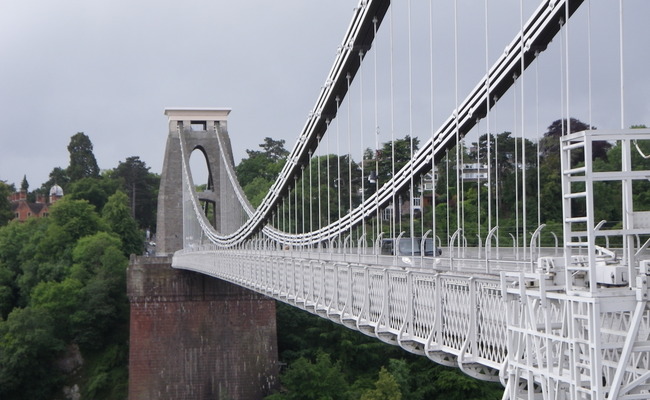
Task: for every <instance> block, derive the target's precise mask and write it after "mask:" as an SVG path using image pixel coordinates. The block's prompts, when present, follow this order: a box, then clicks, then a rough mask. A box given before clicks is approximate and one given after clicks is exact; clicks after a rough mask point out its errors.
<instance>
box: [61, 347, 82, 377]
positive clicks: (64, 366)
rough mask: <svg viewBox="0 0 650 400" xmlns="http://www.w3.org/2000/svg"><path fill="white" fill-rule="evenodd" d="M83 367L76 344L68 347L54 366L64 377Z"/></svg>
mask: <svg viewBox="0 0 650 400" xmlns="http://www.w3.org/2000/svg"><path fill="white" fill-rule="evenodd" d="M83 365H84V359H83V356H82V355H81V351H80V350H79V346H77V345H76V344H71V345H68V347H66V349H65V353H63V356H61V358H59V359H58V360H56V362H55V363H54V366H55V367H56V368H58V369H59V370H61V372H63V373H64V374H66V375H70V374H72V373H73V372H75V371H76V370H78V369H79V368H81V367H82V366H83Z"/></svg>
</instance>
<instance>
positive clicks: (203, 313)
mask: <svg viewBox="0 0 650 400" xmlns="http://www.w3.org/2000/svg"><path fill="white" fill-rule="evenodd" d="M127 274H128V276H127V292H128V296H129V301H130V303H131V338H130V354H129V400H145V399H170V400H172V399H173V400H190V399H192V400H194V399H201V400H203V399H211V400H212V399H215V400H216V399H219V400H222V399H223V400H226V399H227V400H255V399H262V398H263V397H264V396H266V395H267V394H269V393H270V391H271V389H273V388H274V387H275V385H276V382H277V374H278V361H277V337H276V325H275V302H274V301H273V300H271V299H269V298H267V297H264V296H262V295H259V294H257V293H254V292H251V291H249V290H247V289H244V288H242V287H239V286H236V285H232V284H230V283H228V282H225V281H222V280H219V279H215V278H211V277H208V276H205V275H201V274H197V273H193V272H189V271H181V270H175V269H172V268H171V257H134V258H133V259H132V260H131V264H130V266H129V268H128V272H127Z"/></svg>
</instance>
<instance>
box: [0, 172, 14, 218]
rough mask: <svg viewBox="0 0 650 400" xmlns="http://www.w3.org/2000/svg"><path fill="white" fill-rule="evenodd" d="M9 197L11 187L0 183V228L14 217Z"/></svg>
mask: <svg viewBox="0 0 650 400" xmlns="http://www.w3.org/2000/svg"><path fill="white" fill-rule="evenodd" d="M9 196H11V187H10V186H9V185H7V184H6V183H5V182H3V181H0V226H4V225H6V224H7V222H9V221H10V220H11V219H12V218H13V217H14V214H13V212H12V211H11V203H10V202H9Z"/></svg>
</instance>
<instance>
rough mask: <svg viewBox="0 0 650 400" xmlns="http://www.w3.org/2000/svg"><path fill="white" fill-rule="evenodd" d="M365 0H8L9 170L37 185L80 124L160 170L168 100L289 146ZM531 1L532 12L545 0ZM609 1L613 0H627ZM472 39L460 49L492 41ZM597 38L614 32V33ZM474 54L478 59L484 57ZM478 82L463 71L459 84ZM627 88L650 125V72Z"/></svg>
mask: <svg viewBox="0 0 650 400" xmlns="http://www.w3.org/2000/svg"><path fill="white" fill-rule="evenodd" d="M494 2H501V3H505V4H506V5H508V3H513V4H515V5H516V4H518V3H519V2H518V1H515V0H494ZM357 3H358V1H357V0H281V1H268V0H248V1H233V0H229V1H225V0H184V1H168V0H155V1H154V0H136V1H133V0H132V1H126V0H92V1H89V0H59V1H50V0H0V137H1V139H2V140H1V143H0V180H5V181H7V182H8V183H15V184H16V185H17V186H18V185H20V181H21V180H22V177H23V175H25V174H26V175H27V179H28V181H29V183H30V189H36V188H37V187H39V186H40V185H41V183H43V182H44V181H46V180H47V179H48V174H49V172H50V171H51V170H52V168H54V167H62V168H65V167H67V165H68V161H69V160H68V152H67V148H66V147H67V145H68V143H69V140H70V137H71V136H72V135H74V134H75V133H77V132H84V133H85V134H86V135H88V136H89V137H90V139H91V141H92V143H93V145H94V153H95V156H96V158H97V161H98V164H99V167H100V168H102V169H109V168H114V167H116V166H117V164H118V162H120V161H123V160H125V159H126V158H127V157H129V156H134V155H137V156H140V158H141V159H142V160H143V161H145V162H146V163H147V165H148V166H150V167H151V171H153V172H160V169H161V163H162V157H163V151H164V146H165V141H166V136H167V121H166V117H165V116H164V115H163V112H164V109H165V108H166V107H228V108H232V113H231V115H230V118H229V125H228V128H229V133H230V135H231V138H232V143H233V148H234V152H235V158H236V161H237V162H238V161H239V160H240V159H241V158H242V157H243V156H245V149H255V148H257V145H258V144H259V143H261V142H262V141H263V139H264V137H266V136H270V137H273V138H275V139H285V140H287V148H288V149H291V148H292V146H293V144H294V141H295V138H296V137H297V135H298V134H299V133H300V130H301V129H302V127H303V125H304V123H305V120H306V118H307V115H308V113H309V111H310V109H311V108H312V107H313V105H314V103H315V100H316V96H317V95H318V93H319V89H320V87H321V85H322V84H323V83H324V81H325V78H326V76H327V73H328V72H329V70H330V67H331V65H332V62H333V61H334V58H335V55H336V49H337V47H338V46H339V45H340V43H341V39H342V37H343V34H344V33H345V30H346V28H347V27H348V25H349V22H350V17H351V16H352V10H353V8H354V7H355V6H356V5H357ZM413 3H418V2H417V1H414V2H413ZM480 3H481V4H482V3H483V2H480ZM525 3H526V4H527V7H528V8H530V9H532V8H534V7H536V5H537V4H538V1H537V0H535V1H532V0H526V1H525ZM597 3H603V2H600V1H599V2H597ZM605 3H612V4H613V5H614V7H615V9H616V7H617V4H618V1H614V0H611V1H610V0H608V1H606V2H605ZM648 3H650V2H648V1H646V0H626V5H627V4H630V7H629V8H630V9H631V8H633V7H641V11H638V10H637V11H634V12H632V11H628V13H627V14H626V24H630V26H631V27H632V28H629V29H631V34H630V35H629V38H630V39H635V40H636V41H637V42H642V43H643V44H642V47H641V48H640V49H639V48H636V49H635V48H634V47H633V44H631V45H630V47H631V49H632V50H629V51H630V53H634V54H635V57H636V58H635V59H633V60H632V61H631V62H629V63H628V65H630V67H629V69H637V70H639V71H646V70H647V65H648V64H647V63H646V62H639V61H645V60H646V57H647V49H648V48H647V37H648V35H647V31H646V32H644V33H642V32H637V31H636V29H638V27H640V26H645V23H646V22H645V21H646V20H647V17H648V15H650V14H648V13H649V12H650V7H648ZM460 4H461V7H463V8H464V10H465V12H466V13H467V15H473V14H475V13H476V10H475V9H474V8H473V7H474V6H472V7H468V5H472V4H474V5H475V4H477V3H476V2H473V3H472V1H469V0H460ZM626 7H627V6H626ZM510 8H512V7H510ZM510 11H512V10H510ZM594 12H597V10H595V11H594ZM492 13H493V14H501V12H498V11H493V12H492ZM514 15H515V17H516V16H517V14H516V13H515V14H514ZM443 18H446V19H447V20H448V19H449V18H448V17H443ZM609 18H610V20H605V21H606V22H610V24H609V25H616V24H615V22H617V21H616V20H615V19H612V18H611V16H610V17H609ZM511 19H512V18H511ZM517 23H518V21H517V20H516V19H515V24H514V25H515V27H516V25H517ZM466 25H467V24H466ZM495 25H499V26H500V25H501V24H495ZM447 31H449V29H447ZM504 31H505V32H506V34H505V36H503V37H504V38H507V39H506V41H505V42H503V44H502V45H499V47H498V48H497V47H493V48H492V49H491V52H492V53H494V54H495V56H494V57H496V56H498V54H499V52H501V51H502V49H503V48H504V47H505V45H506V44H507V43H508V42H509V40H510V38H512V33H513V32H512V30H511V29H505V30H504ZM594 31H598V30H596V29H594ZM637 33H638V34H637ZM465 39H466V42H465V43H466V44H465V45H464V46H463V48H464V49H470V48H471V46H472V45H475V44H476V43H479V44H480V43H481V41H482V40H483V39H482V37H481V36H480V35H478V36H475V37H472V36H471V35H470V36H465ZM601 40H603V41H604V40H613V41H615V40H616V34H615V31H614V33H613V34H612V33H611V32H608V33H607V35H606V36H605V37H604V38H603V39H601ZM631 41H633V40H631ZM466 54H467V56H468V59H469V60H470V61H471V60H472V57H474V58H477V60H478V62H474V64H478V65H481V64H482V63H483V61H481V59H482V58H481V57H482V56H480V54H479V55H478V56H477V55H476V54H474V53H473V52H472V51H470V52H466ZM614 55H615V53H614ZM461 56H462V55H461ZM425 58H427V57H425ZM446 58H447V62H449V60H450V59H452V57H451V56H449V57H446ZM610 58H612V59H613V64H612V65H614V66H615V65H616V62H617V61H616V59H615V57H610ZM461 61H462V60H461ZM422 65H424V64H422ZM553 68H555V67H549V69H553ZM595 73H597V71H596V72H595ZM480 75H481V74H477V76H480ZM643 75H644V76H645V75H648V74H647V73H646V72H643ZM445 79H446V80H447V81H449V79H448V78H445ZM609 80H611V79H609ZM603 81H608V79H603ZM475 83H476V82H475V79H473V78H472V79H465V80H464V86H466V87H467V88H465V87H463V88H461V90H462V89H466V90H468V89H471V87H473V86H474V85H475ZM610 83H612V84H613V85H614V86H613V88H611V89H607V90H608V91H607V92H606V94H605V95H604V96H601V97H612V98H614V97H616V90H617V89H616V87H617V86H616V85H617V84H616V82H610ZM557 85H559V84H556V86H557ZM629 86H630V88H629V90H630V95H629V96H634V97H635V99H636V100H635V101H634V102H630V103H631V104H632V103H633V104H634V105H631V106H630V107H629V111H628V113H629V114H630V115H631V116H630V119H631V123H646V124H648V123H650V114H649V113H648V107H649V102H648V94H647V93H648V88H649V87H648V85H647V79H645V80H643V81H639V80H636V81H634V83H633V84H631V85H629ZM447 97H449V95H448V96H447ZM427 107H428V106H427ZM607 107H609V108H614V109H616V106H612V105H609V104H608V105H607ZM449 112H450V110H449V109H445V111H443V112H442V113H441V115H443V114H444V116H446V115H448V114H449ZM549 115H551V114H549ZM581 117H582V118H583V119H586V115H585V113H582V115H581ZM441 118H443V117H441ZM553 118H555V117H553ZM427 119H428V118H427ZM612 119H613V120H615V119H616V118H615V117H612ZM547 122H548V123H550V121H544V123H545V124H546V125H548V123H547ZM607 124H610V123H609V122H607V123H605V122H604V121H603V122H601V123H600V126H602V125H607ZM594 125H597V126H598V125H599V124H596V123H595V124H594ZM613 127H617V126H613Z"/></svg>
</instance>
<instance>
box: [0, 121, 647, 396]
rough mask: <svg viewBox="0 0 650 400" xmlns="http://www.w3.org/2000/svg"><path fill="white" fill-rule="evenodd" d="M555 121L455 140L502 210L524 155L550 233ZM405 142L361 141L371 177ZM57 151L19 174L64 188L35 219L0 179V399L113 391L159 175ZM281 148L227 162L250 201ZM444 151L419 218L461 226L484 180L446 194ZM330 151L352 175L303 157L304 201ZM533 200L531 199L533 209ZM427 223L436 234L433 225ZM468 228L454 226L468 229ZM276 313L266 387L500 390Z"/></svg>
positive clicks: (603, 147) (448, 165) (604, 162)
mask: <svg viewBox="0 0 650 400" xmlns="http://www.w3.org/2000/svg"><path fill="white" fill-rule="evenodd" d="M570 128H571V131H578V130H582V129H585V128H588V126H587V125H585V124H584V123H582V122H580V121H577V120H571V121H570ZM566 129H568V125H567V121H555V122H553V123H552V124H551V125H550V126H549V128H548V130H547V131H546V132H545V133H544V134H543V136H542V137H541V139H540V141H539V143H535V142H532V141H529V140H522V139H521V138H514V137H512V135H511V134H510V133H509V132H503V133H500V134H497V135H483V136H481V138H479V141H478V143H467V144H464V145H463V147H462V152H461V153H460V154H462V157H463V160H464V161H467V162H486V161H485V157H486V155H487V153H488V151H487V149H488V147H489V148H490V150H491V154H493V155H494V154H498V156H497V159H496V161H495V164H496V166H497V168H496V169H495V170H498V171H499V172H498V173H499V177H500V178H499V182H500V183H499V184H500V185H502V186H503V190H502V192H501V193H502V195H501V196H500V197H499V199H498V200H496V199H495V200H494V201H499V202H500V205H501V206H502V207H501V208H502V209H503V210H514V209H515V207H514V206H513V204H514V202H515V191H514V190H505V188H512V187H515V182H516V181H517V180H521V174H517V173H515V171H516V170H517V169H519V170H521V169H522V168H525V169H526V171H527V172H528V176H529V178H528V179H527V181H526V184H527V185H529V186H530V190H528V191H527V193H528V196H530V199H528V200H527V201H529V202H530V204H531V207H530V208H529V209H528V213H530V215H528V218H529V220H530V221H537V218H538V215H539V216H541V220H542V221H544V222H545V223H546V224H547V226H549V227H551V229H553V228H552V227H554V226H555V229H557V230H556V233H558V234H561V231H560V229H559V226H560V221H561V210H560V209H558V207H557V203H558V199H559V198H560V197H559V196H560V184H559V182H560V167H559V143H558V137H559V135H560V134H561V132H562V131H563V130H566ZM649 144H650V143H639V151H638V152H633V154H632V158H633V164H634V165H636V166H639V167H638V168H646V169H650V160H648V159H646V158H644V155H645V154H650V146H649ZM413 145H414V146H415V147H417V145H418V143H417V140H416V139H413V140H411V138H409V137H405V138H403V139H397V140H395V141H394V142H393V143H384V144H383V145H382V147H381V148H380V149H376V150H374V151H371V150H368V151H367V152H366V156H365V159H366V160H371V161H374V162H375V163H376V165H377V167H378V168H377V179H378V180H379V181H380V182H382V181H385V180H386V179H388V177H389V176H390V174H391V173H392V164H391V161H390V160H395V162H396V166H397V167H399V166H400V165H403V164H404V163H405V162H406V161H407V160H408V158H409V157H410V150H411V147H412V146H413ZM520 149H524V151H525V152H526V154H529V155H532V156H531V157H529V158H527V159H526V162H522V161H521V159H519V160H517V158H516V157H513V155H514V154H515V153H516V152H518V151H520ZM496 150H498V152H496V153H495V151H496ZM68 152H69V154H70V163H69V165H68V166H67V167H66V168H60V167H57V168H54V169H53V170H52V172H51V173H50V179H49V180H48V182H45V183H43V185H42V186H41V187H39V188H37V189H35V190H32V191H29V183H28V181H27V178H26V177H25V179H23V181H22V182H21V185H20V188H21V189H24V190H26V191H28V193H29V197H30V198H31V199H32V201H33V199H34V198H35V197H36V195H38V194H47V193H48V191H49V188H50V187H51V186H52V185H54V184H58V185H60V186H62V187H63V189H64V192H65V196H64V198H63V200H61V201H59V202H57V203H56V204H55V205H54V206H53V207H52V208H51V212H50V215H49V217H47V218H41V219H31V220H29V221H27V222H25V223H19V222H9V220H10V219H11V218H12V217H13V215H12V213H11V209H10V204H9V202H8V200H7V196H8V195H9V194H11V193H12V192H13V191H15V190H16V187H15V185H13V184H8V183H6V182H3V181H0V398H2V399H64V398H66V395H65V394H64V388H66V389H65V390H66V391H67V392H68V393H71V392H77V393H79V394H80V395H81V398H82V399H125V398H126V389H127V378H128V369H127V368H128V365H127V364H128V312H129V308H128V301H127V299H126V290H125V270H126V267H127V264H128V257H129V255H130V254H142V252H143V250H144V248H143V244H144V231H145V230H146V229H151V230H152V231H155V221H156V216H155V215H156V199H157V191H158V183H159V176H158V175H156V174H154V173H151V172H149V168H148V167H147V166H146V164H145V162H144V161H142V160H140V159H139V157H129V158H127V159H126V160H125V161H123V162H120V163H119V164H118V165H117V166H116V167H115V168H113V169H108V170H103V171H100V169H99V167H98V165H97V162H96V160H95V157H94V155H93V146H92V143H91V142H90V139H89V138H88V136H86V135H85V134H83V133H77V134H76V135H74V136H72V138H71V140H70V144H69V146H68ZM620 152H621V149H620V148H619V147H618V146H617V145H616V143H613V144H612V143H600V144H599V146H598V149H597V151H595V152H594V159H595V166H596V168H602V169H616V167H617V165H620V160H621V156H620ZM287 154H288V152H287V150H286V149H285V148H284V141H276V140H273V139H271V138H266V139H265V140H264V142H263V143H262V144H260V149H259V150H248V151H247V157H246V158H245V159H243V160H242V161H241V163H239V165H238V166H237V174H238V177H239V180H240V182H241V184H242V187H243V188H244V190H245V192H246V193H247V195H248V196H249V199H250V200H251V202H252V204H253V205H258V204H259V203H260V202H261V201H262V199H263V197H264V195H265V194H266V191H267V190H268V188H269V187H270V185H271V183H272V182H273V181H274V179H275V177H276V176H277V174H278V173H279V172H280V170H281V168H282V166H283V165H284V160H285V158H286V156H287ZM520 154H521V153H520ZM537 154H539V155H540V157H537ZM454 157H455V154H453V153H452V152H450V153H449V156H448V157H447V158H446V159H445V162H441V163H440V164H439V165H438V176H439V180H438V182H437V185H438V190H437V191H436V195H435V196H436V202H435V204H436V207H435V210H434V209H431V208H429V209H425V212H424V213H423V215H422V216H421V218H424V219H425V220H430V219H431V218H432V213H433V212H435V213H436V216H437V218H441V219H446V218H447V215H452V216H454V217H453V218H451V219H450V220H451V221H452V223H453V221H455V220H456V218H455V215H456V213H459V212H462V213H463V216H464V220H465V221H467V227H471V226H472V225H473V224H474V225H475V224H476V221H478V220H479V218H480V221H481V224H483V225H485V224H486V223H487V222H486V221H487V218H486V216H485V215H480V214H481V213H484V212H485V210H486V209H487V205H486V204H485V202H486V201H487V200H486V199H487V194H486V192H487V190H488V189H487V187H486V185H476V184H475V185H465V186H463V187H462V196H461V197H460V198H458V196H457V193H458V191H457V190H456V184H457V180H456V172H455V170H454V169H455V163H456V162H455V158H454ZM447 161H448V162H447ZM339 163H340V164H341V165H342V166H344V168H348V169H351V171H349V170H348V169H345V170H344V174H345V175H347V174H348V173H350V174H351V175H352V176H353V178H354V179H353V181H352V185H358V182H359V181H360V180H361V179H363V177H361V176H360V172H359V162H355V161H354V160H350V159H348V157H347V156H335V155H329V156H321V157H317V158H315V159H314V160H313V161H312V162H311V165H309V166H306V168H309V169H311V170H312V172H313V173H314V174H317V173H318V171H320V173H321V174H322V179H321V180H317V179H314V181H318V182H321V186H322V188H321V189H317V190H314V191H313V196H312V197H311V198H309V197H308V196H305V197H306V201H307V206H306V207H305V208H308V207H309V202H312V203H315V202H317V200H316V197H315V196H316V193H317V192H318V191H320V190H322V191H323V192H324V191H325V190H327V186H328V185H329V186H330V187H332V184H330V183H328V181H327V176H328V175H327V168H330V169H331V170H330V172H331V174H330V175H329V176H330V182H331V178H332V177H333V176H335V175H336V171H334V170H332V168H335V167H334V165H338V164H339ZM319 164H320V165H319ZM538 170H539V172H540V173H539V175H538V173H537V171H538ZM538 176H539V177H540V180H539V182H538V181H537V177H538ZM340 184H341V185H347V184H348V183H345V182H340ZM637 184H638V185H639V186H637V187H636V192H637V193H638V195H637V197H636V198H635V199H634V202H635V209H636V210H650V182H639V183H637ZM637 184H635V185H637ZM538 187H539V188H540V190H539V192H538V190H537V188H538ZM441 188H442V189H441ZM444 188H449V189H448V190H447V189H444ZM350 189H352V190H350ZM358 189H359V188H358V187H356V186H355V187H353V188H350V187H344V188H343V190H344V192H352V193H354V194H355V195H354V196H355V197H354V199H352V201H353V203H354V204H358V202H359V201H360V196H359V195H358V193H359V190H358ZM365 189H366V191H367V193H368V194H369V193H372V190H375V188H374V187H373V186H372V185H368V186H367V187H366V188H365ZM616 190H618V189H617V188H616V187H615V186H608V185H607V184H599V185H597V187H596V198H597V200H598V201H599V206H598V208H597V210H596V212H597V214H598V218H599V219H604V220H607V221H610V222H609V223H610V224H613V225H614V226H615V225H616V224H617V223H620V222H619V221H621V215H620V204H618V203H617V202H618V200H616V199H615V197H616V196H611V193H612V191H614V192H615V191H616ZM479 193H480V195H479ZM538 193H539V198H540V201H539V202H538V201H537V197H538ZM479 202H480V204H481V206H480V207H479ZM537 204H540V205H541V207H540V208H539V209H538V208H537V206H536V205H537ZM329 211H330V214H329V215H318V216H308V217H307V218H309V219H314V218H316V219H318V218H320V219H321V221H318V220H310V222H312V223H313V224H316V225H317V224H318V223H323V222H325V221H327V220H329V219H331V220H334V219H336V218H337V217H338V214H339V213H340V212H342V210H339V209H338V208H337V207H336V205H335V204H332V205H331V207H329ZM513 214H514V213H513V212H511V213H508V212H505V211H504V212H503V213H502V215H501V216H500V218H501V219H500V220H499V225H500V226H502V227H504V228H503V229H504V230H505V231H507V230H508V229H512V227H514V226H516V225H517V224H516V221H515V218H516V216H515V215H513ZM302 219H303V221H304V218H302ZM295 223H296V224H297V222H295ZM398 223H399V221H398ZM302 224H304V222H303V223H302ZM452 228H453V227H452ZM294 229H296V230H299V229H300V226H294ZM466 229H467V228H466ZM483 229H484V230H483V231H484V232H485V228H483ZM438 234H439V235H441V236H442V237H445V236H444V235H445V232H443V231H440V232H438ZM474 236H475V235H473V234H472V232H467V238H468V239H470V238H473V237H474ZM542 238H544V236H542ZM545 244H546V245H550V244H551V243H550V241H547V242H546V243H545ZM470 245H471V242H470ZM505 245H508V244H507V243H506V244H505ZM277 318H278V340H279V350H280V360H281V362H282V365H283V368H282V375H281V377H280V381H281V383H282V385H281V386H282V387H281V389H280V390H279V391H278V392H277V393H275V394H273V395H271V396H269V399H271V400H282V399H364V400H375V399H395V400H398V399H404V400H417V399H443V398H444V399H464V400H470V399H498V398H500V397H501V393H502V390H503V389H502V387H501V386H500V385H499V384H488V383H485V382H480V381H476V380H474V379H472V378H469V377H468V376H466V375H464V374H462V373H461V372H460V371H458V370H456V369H450V368H446V367H442V366H439V365H436V364H434V363H432V362H431V361H429V360H428V359H426V358H424V357H420V356H414V355H411V354H408V353H406V352H405V351H403V350H402V349H400V348H397V347H394V346H391V345H387V344H384V343H382V342H380V341H378V340H376V339H374V338H370V337H367V336H365V335H363V334H361V333H358V332H354V331H351V330H348V329H346V328H343V327H341V326H339V325H337V324H334V323H332V322H331V321H328V320H324V319H321V318H318V317H316V316H313V315H311V314H309V313H306V312H304V311H301V310H298V309H295V308H293V307H290V306H287V305H284V304H282V303H278V315H277ZM81 360H83V362H82V361H81Z"/></svg>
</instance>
